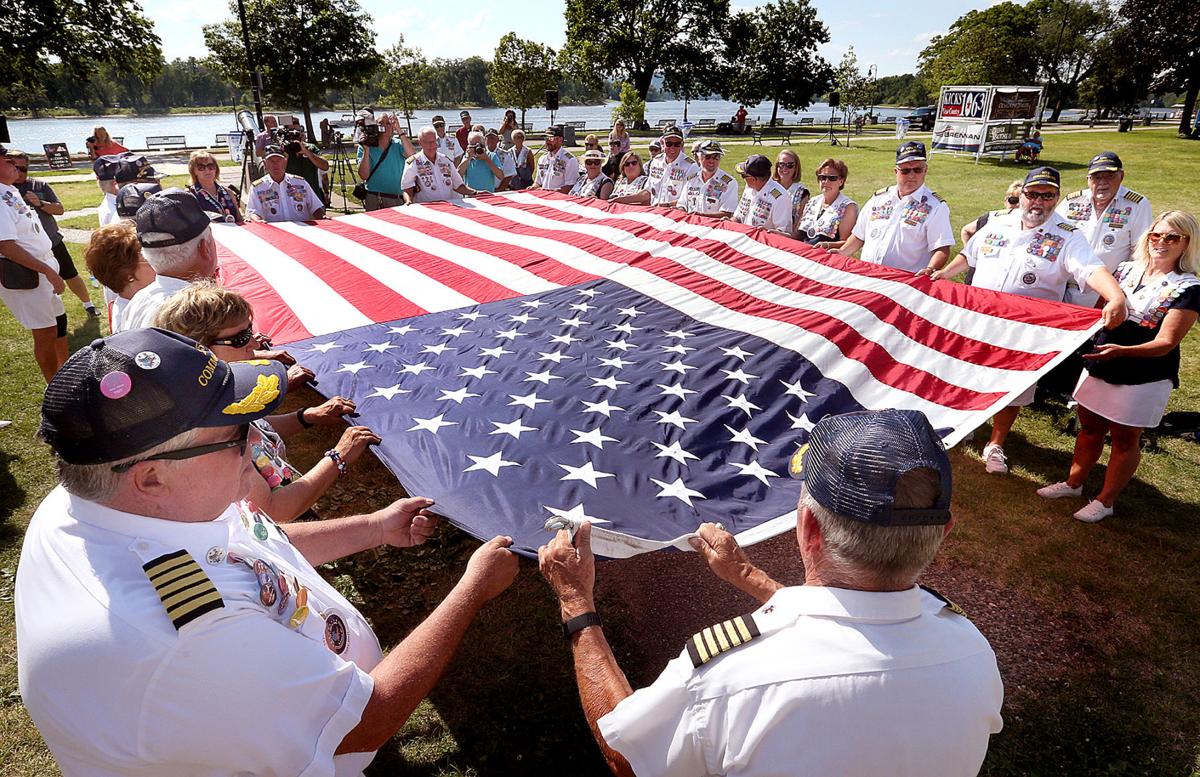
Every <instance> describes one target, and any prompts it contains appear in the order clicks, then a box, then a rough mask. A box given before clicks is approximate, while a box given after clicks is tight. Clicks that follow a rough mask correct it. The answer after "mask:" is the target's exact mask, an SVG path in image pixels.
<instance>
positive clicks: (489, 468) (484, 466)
mask: <svg viewBox="0 0 1200 777" xmlns="http://www.w3.org/2000/svg"><path fill="white" fill-rule="evenodd" d="M500 454H501V451H496V452H495V453H493V454H492V455H491V456H472V455H471V454H469V453H468V454H467V458H468V459H470V460H471V461H473V462H475V463H474V464H472V465H471V466H469V467H467V468H466V469H464V470H463V472H471V471H473V470H483V471H484V472H487V473H488V474H490V475H491V476H492V477H500V469H501V468H502V467H519V466H521V465H520V464H519V463H518V462H515V461H505V460H504V459H502V458H500Z"/></svg>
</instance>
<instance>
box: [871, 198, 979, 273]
mask: <svg viewBox="0 0 1200 777" xmlns="http://www.w3.org/2000/svg"><path fill="white" fill-rule="evenodd" d="M851 234H853V235H854V236H855V237H857V238H858V239H859V240H861V241H863V247H862V251H861V252H860V253H859V257H860V258H861V259H862V260H863V261H864V262H872V263H874V264H882V265H884V266H886V267H896V268H898V269H901V270H907V271H908V272H916V271H917V270H920V269H922V268H924V267H927V266H929V255H930V254H931V253H933V252H934V251H936V250H938V249H939V248H945V247H947V246H952V245H954V240H955V238H954V228H953V227H951V226H950V206H949V205H947V204H946V202H945V201H944V200H943V199H942V198H941V197H939V196H937V194H935V193H934V192H933V191H931V190H930V189H929V187H928V186H925V185H924V184H922V185H921V186H920V187H919V188H918V189H917V190H916V191H914V192H913V193H912V194H910V195H908V196H907V197H900V196H899V195H897V193H896V187H895V186H889V187H887V188H886V189H880V190H879V191H877V192H875V195H874V196H873V197H871V199H869V200H867V204H866V205H864V206H863V209H862V211H860V212H859V214H858V221H856V222H854V231H853V232H852V233H851Z"/></svg>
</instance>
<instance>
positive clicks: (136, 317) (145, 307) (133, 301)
mask: <svg viewBox="0 0 1200 777" xmlns="http://www.w3.org/2000/svg"><path fill="white" fill-rule="evenodd" d="M189 285H191V281H185V280H183V279H182V278H172V277H171V276H169V275H159V276H157V277H156V278H155V279H154V280H153V281H151V282H150V283H149V284H147V285H146V286H144V287H143V288H141V289H138V291H137V293H136V294H134V295H133V296H132V297H130V298H129V301H128V302H127V303H125V304H124V305H122V306H120V307H119V308H118V307H117V306H116V305H115V304H114V305H113V309H112V331H113V334H116V333H117V332H124V331H125V330H127V329H143V328H145V327H148V326H154V317H155V316H156V315H158V309H159V308H161V307H162V304H163V303H164V302H166V301H167V298H168V297H170V296H171V295H173V294H175V293H176V292H178V291H181V290H183V289H186V288H187V287H188V286H189Z"/></svg>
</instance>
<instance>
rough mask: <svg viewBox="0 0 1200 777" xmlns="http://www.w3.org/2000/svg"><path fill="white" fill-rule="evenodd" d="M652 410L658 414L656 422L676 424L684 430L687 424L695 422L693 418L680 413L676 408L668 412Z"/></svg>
mask: <svg viewBox="0 0 1200 777" xmlns="http://www.w3.org/2000/svg"><path fill="white" fill-rule="evenodd" d="M654 412H655V413H656V414H657V415H658V423H660V424H671V425H672V426H678V427H679V428H680V429H683V430H684V431H686V430H687V424H694V423H696V419H695V418H688V417H687V416H683V415H680V414H679V411H678V410H672V411H671V412H669V413H664V412H663V411H661V410H655V411H654Z"/></svg>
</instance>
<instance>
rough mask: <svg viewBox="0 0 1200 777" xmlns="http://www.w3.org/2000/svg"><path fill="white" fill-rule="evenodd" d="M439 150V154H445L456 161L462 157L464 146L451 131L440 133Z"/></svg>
mask: <svg viewBox="0 0 1200 777" xmlns="http://www.w3.org/2000/svg"><path fill="white" fill-rule="evenodd" d="M437 150H438V153H439V154H445V155H446V156H448V157H450V158H451V159H453V160H454V161H455V162H457V161H458V160H460V159H462V155H463V147H462V146H460V145H458V138H457V137H455V136H454V135H452V134H450V133H446V134H445V135H438V139H437Z"/></svg>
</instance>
